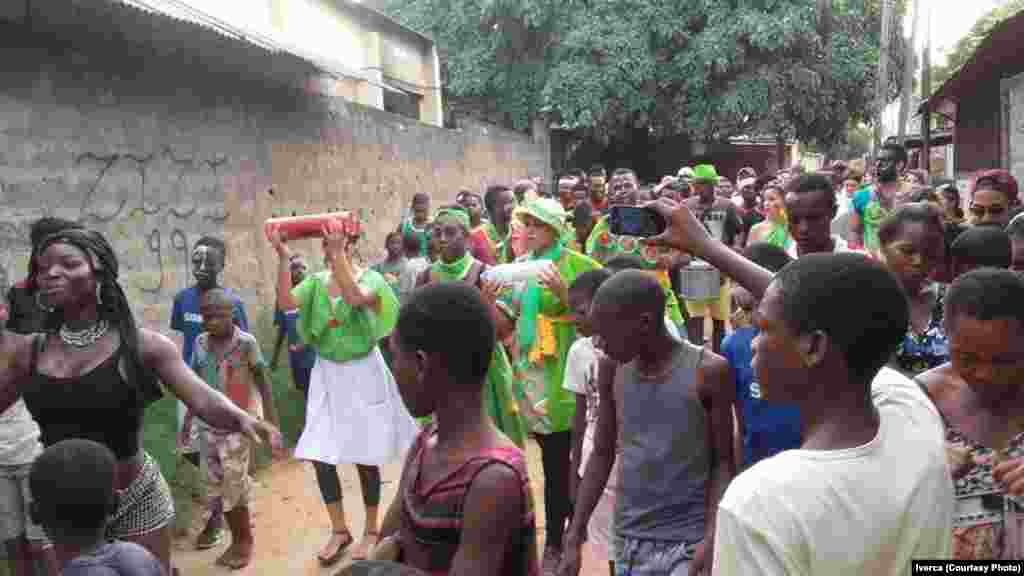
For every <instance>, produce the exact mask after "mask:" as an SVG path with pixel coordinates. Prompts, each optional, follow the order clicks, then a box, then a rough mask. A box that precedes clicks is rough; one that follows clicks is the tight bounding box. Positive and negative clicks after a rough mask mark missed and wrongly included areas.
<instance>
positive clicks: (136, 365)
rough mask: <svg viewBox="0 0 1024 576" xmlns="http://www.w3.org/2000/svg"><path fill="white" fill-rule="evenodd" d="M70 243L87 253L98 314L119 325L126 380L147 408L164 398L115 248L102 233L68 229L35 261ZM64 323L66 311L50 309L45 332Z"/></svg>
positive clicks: (47, 241)
mask: <svg viewBox="0 0 1024 576" xmlns="http://www.w3.org/2000/svg"><path fill="white" fill-rule="evenodd" d="M58 243H60V244H68V245H71V246H74V247H75V248H78V249H79V250H81V251H82V252H84V253H85V254H86V257H87V259H88V260H89V264H90V267H91V268H92V273H93V275H94V276H95V277H96V283H97V284H98V285H99V287H100V288H99V303H98V304H97V312H98V314H99V317H100V318H101V319H104V320H106V321H107V322H109V323H110V324H111V325H112V326H116V327H117V329H118V333H119V334H120V337H121V342H122V344H123V345H124V347H125V349H126V350H127V351H128V359H129V360H130V361H129V362H126V363H125V365H124V368H125V372H126V373H125V377H126V379H127V380H128V382H129V383H131V384H132V385H134V386H135V387H136V389H137V390H138V391H139V393H140V395H141V396H140V399H141V400H142V402H143V403H144V405H148V404H150V403H151V402H153V401H155V400H157V399H159V398H160V396H161V395H162V392H161V391H160V386H159V384H158V383H157V379H156V375H155V374H154V373H153V371H152V370H150V369H149V368H147V367H146V365H145V363H144V362H143V361H142V351H141V347H140V344H139V329H138V326H137V325H136V323H135V316H134V315H133V314H132V309H131V306H129V304H128V298H127V297H126V296H125V294H124V290H122V289H121V285H120V284H119V283H118V281H117V275H118V263H117V256H115V255H114V249H113V248H112V247H111V246H110V243H109V242H107V239H106V238H104V237H103V235H102V234H100V233H99V232H96V231H94V230H85V229H76V228H69V229H65V230H61V231H59V232H55V233H53V234H50V235H49V236H47V237H46V238H44V239H43V240H42V241H40V242H39V245H38V246H36V248H35V252H34V253H33V254H32V261H35V260H37V259H38V258H39V257H40V256H41V255H42V254H43V252H45V251H46V249H47V248H49V247H50V246H52V245H53V244H58ZM63 322H64V312H63V310H60V309H55V310H51V311H49V312H48V313H47V315H46V322H45V326H46V330H47V331H48V332H55V331H57V330H58V329H59V328H60V326H61V324H62V323H63Z"/></svg>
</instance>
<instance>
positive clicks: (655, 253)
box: [586, 216, 685, 324]
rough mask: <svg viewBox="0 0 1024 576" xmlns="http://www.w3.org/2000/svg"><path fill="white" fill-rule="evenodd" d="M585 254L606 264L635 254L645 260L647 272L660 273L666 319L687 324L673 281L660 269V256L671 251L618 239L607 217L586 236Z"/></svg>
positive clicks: (625, 237) (636, 239) (636, 240)
mask: <svg viewBox="0 0 1024 576" xmlns="http://www.w3.org/2000/svg"><path fill="white" fill-rule="evenodd" d="M586 252H587V254H589V255H590V256H591V257H592V258H594V259H595V260H597V261H598V262H600V263H602V264H605V263H607V262H608V261H609V260H611V259H612V258H614V257H615V256H618V255H619V254H632V255H635V256H639V257H640V259H641V260H643V263H644V266H645V267H646V269H647V270H657V277H658V282H659V283H660V284H661V287H662V288H663V289H664V290H665V316H667V317H668V319H669V320H671V321H673V322H675V323H676V324H681V323H683V322H684V321H685V318H684V317H683V311H682V310H683V309H682V306H680V305H679V300H678V299H677V298H676V294H675V292H674V291H673V290H672V279H671V278H669V276H668V271H667V270H658V257H659V256H669V255H672V253H673V250H672V249H671V248H662V247H658V246H648V245H645V244H642V243H641V242H640V239H639V238H636V237H634V236H617V235H615V234H612V232H611V229H610V228H609V225H608V217H607V216H602V217H601V219H600V220H598V221H597V224H596V225H594V230H593V231H592V232H591V233H590V236H588V237H587V246H586Z"/></svg>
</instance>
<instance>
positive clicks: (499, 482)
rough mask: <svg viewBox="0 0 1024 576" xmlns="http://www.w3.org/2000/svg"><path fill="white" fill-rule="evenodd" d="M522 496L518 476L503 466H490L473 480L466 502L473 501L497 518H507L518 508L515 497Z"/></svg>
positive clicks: (509, 468)
mask: <svg viewBox="0 0 1024 576" xmlns="http://www.w3.org/2000/svg"><path fill="white" fill-rule="evenodd" d="M521 494H522V480H521V479H520V477H519V474H518V473H517V472H516V471H515V470H513V469H512V468H511V467H510V466H507V465H505V464H492V465H490V466H487V467H486V468H484V469H483V470H481V471H480V473H479V474H477V475H476V477H475V478H473V483H472V484H471V485H470V487H469V492H468V493H467V495H466V496H467V502H470V503H472V502H473V501H474V500H475V501H476V502H477V503H478V504H481V508H482V509H484V510H491V511H493V512H494V513H495V515H496V516H497V517H503V518H504V517H508V514H513V516H512V517H515V515H514V514H515V513H514V510H516V509H518V508H519V503H518V500H519V498H517V496H520V495H521Z"/></svg>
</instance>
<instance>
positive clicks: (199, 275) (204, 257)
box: [192, 244, 224, 286]
mask: <svg viewBox="0 0 1024 576" xmlns="http://www.w3.org/2000/svg"><path fill="white" fill-rule="evenodd" d="M222 260H223V259H222V258H221V255H220V252H219V251H217V250H216V249H214V248H211V247H210V246H206V245H203V244H201V245H199V246H196V248H195V250H193V251H192V275H193V276H194V277H195V279H196V283H197V284H199V285H200V286H215V285H216V284H217V278H218V276H220V273H221V271H222V270H223V269H224V262H223V261H222Z"/></svg>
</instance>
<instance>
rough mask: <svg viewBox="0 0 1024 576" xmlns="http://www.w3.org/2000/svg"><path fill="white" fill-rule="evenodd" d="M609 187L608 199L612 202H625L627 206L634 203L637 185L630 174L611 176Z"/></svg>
mask: <svg viewBox="0 0 1024 576" xmlns="http://www.w3.org/2000/svg"><path fill="white" fill-rule="evenodd" d="M609 188H610V190H609V191H608V199H609V201H611V203H612V204H625V205H627V206H632V205H634V204H636V199H637V196H638V193H639V186H638V185H637V182H636V178H635V177H634V176H633V175H632V174H619V175H617V176H612V181H611V183H610V185H609Z"/></svg>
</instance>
